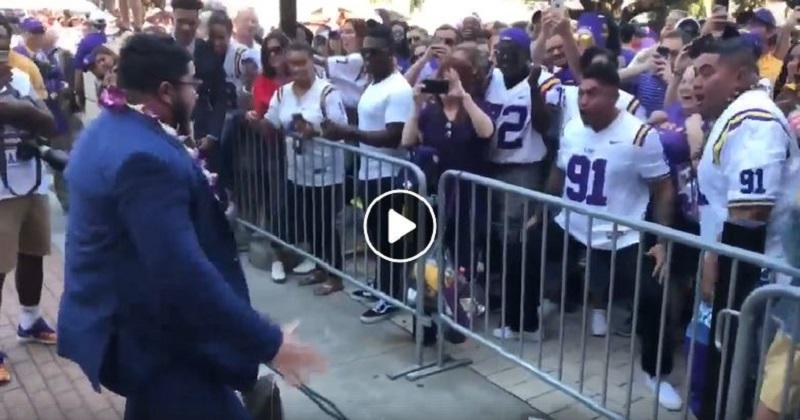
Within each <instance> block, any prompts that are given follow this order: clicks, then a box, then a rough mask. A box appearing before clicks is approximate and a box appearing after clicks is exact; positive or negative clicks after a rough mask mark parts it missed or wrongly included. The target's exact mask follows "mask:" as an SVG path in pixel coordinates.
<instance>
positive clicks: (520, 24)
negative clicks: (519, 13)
mask: <svg viewBox="0 0 800 420" xmlns="http://www.w3.org/2000/svg"><path fill="white" fill-rule="evenodd" d="M511 27H512V28H517V29H522V30H523V31H525V32H527V31H528V22H523V21H519V22H514V23H512V24H511Z"/></svg>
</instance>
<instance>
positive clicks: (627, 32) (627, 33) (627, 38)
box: [619, 22, 636, 44]
mask: <svg viewBox="0 0 800 420" xmlns="http://www.w3.org/2000/svg"><path fill="white" fill-rule="evenodd" d="M634 35H636V27H635V26H633V25H631V24H630V23H629V22H622V23H620V24H619V40H620V41H622V43H623V44H627V43H629V42H631V41H632V40H633V36H634Z"/></svg>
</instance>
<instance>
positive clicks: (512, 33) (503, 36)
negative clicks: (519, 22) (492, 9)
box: [500, 28, 532, 51]
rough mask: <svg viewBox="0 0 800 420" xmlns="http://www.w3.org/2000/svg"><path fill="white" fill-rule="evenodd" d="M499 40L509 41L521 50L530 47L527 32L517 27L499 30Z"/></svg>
mask: <svg viewBox="0 0 800 420" xmlns="http://www.w3.org/2000/svg"><path fill="white" fill-rule="evenodd" d="M500 41H511V42H512V43H514V44H515V45H516V46H518V47H520V48H522V49H523V50H526V51H527V50H528V49H529V48H530V47H531V42H532V41H531V37H530V36H528V33H527V32H525V31H523V30H522V29H519V28H508V29H504V30H503V31H502V32H500Z"/></svg>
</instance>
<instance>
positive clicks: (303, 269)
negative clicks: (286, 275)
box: [292, 258, 317, 274]
mask: <svg viewBox="0 0 800 420" xmlns="http://www.w3.org/2000/svg"><path fill="white" fill-rule="evenodd" d="M316 268H317V265H316V264H314V261H311V260H309V259H308V258H306V259H304V260H303V262H301V263H300V264H298V265H297V267H295V268H294V270H292V272H293V273H295V274H308V273H310V272H312V271H314V270H315V269H316Z"/></svg>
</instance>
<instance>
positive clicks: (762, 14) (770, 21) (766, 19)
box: [750, 7, 775, 28]
mask: <svg viewBox="0 0 800 420" xmlns="http://www.w3.org/2000/svg"><path fill="white" fill-rule="evenodd" d="M753 21H756V22H759V23H762V24H764V25H767V26H768V27H770V28H774V27H775V16H773V15H772V12H770V11H769V9H765V8H763V7H762V8H760V9H758V10H756V11H755V12H753V17H752V18H751V19H750V22H751V23H752V22H753Z"/></svg>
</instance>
